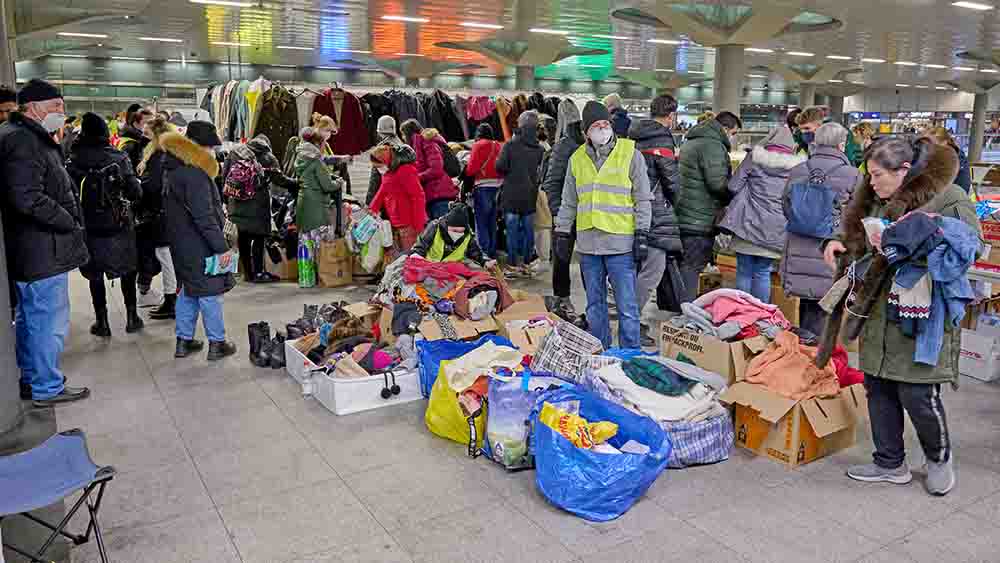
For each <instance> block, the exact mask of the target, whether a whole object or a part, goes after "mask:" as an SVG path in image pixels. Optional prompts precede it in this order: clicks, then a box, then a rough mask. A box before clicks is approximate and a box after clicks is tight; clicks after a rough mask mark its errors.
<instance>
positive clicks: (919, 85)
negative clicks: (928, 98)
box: [914, 84, 927, 88]
mask: <svg viewBox="0 0 1000 563" xmlns="http://www.w3.org/2000/svg"><path fill="white" fill-rule="evenodd" d="M914 88H927V86H924V85H923V84H917V85H916V86H914Z"/></svg>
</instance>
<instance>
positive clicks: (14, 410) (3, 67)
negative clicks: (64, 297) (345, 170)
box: [0, 0, 22, 434]
mask: <svg viewBox="0 0 1000 563" xmlns="http://www.w3.org/2000/svg"><path fill="white" fill-rule="evenodd" d="M9 31H10V28H9V26H8V21H7V2H6V1H5V0H0V44H2V45H3V47H4V49H3V52H2V53H0V84H6V85H8V86H11V87H15V86H16V84H17V80H16V78H17V77H16V75H15V72H14V50H13V48H12V47H13V40H12V39H11V38H10V34H9V33H8V32H9ZM0 222H2V220H0ZM2 231H3V228H2V224H0V232H2ZM7 287H8V286H7V253H6V250H5V249H4V241H3V237H0V434H5V433H7V432H9V431H10V430H12V429H14V428H15V427H17V425H18V424H20V422H21V416H22V412H21V397H20V389H19V386H18V382H19V381H20V375H21V373H20V371H19V370H18V369H17V363H16V362H15V360H14V327H13V326H11V318H10V293H9V292H8V290H7Z"/></svg>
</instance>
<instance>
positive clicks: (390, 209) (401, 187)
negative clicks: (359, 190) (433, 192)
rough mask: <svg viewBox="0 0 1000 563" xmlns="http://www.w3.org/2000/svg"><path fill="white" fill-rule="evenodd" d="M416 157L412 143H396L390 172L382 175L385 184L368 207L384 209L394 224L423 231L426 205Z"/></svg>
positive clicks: (379, 210)
mask: <svg viewBox="0 0 1000 563" xmlns="http://www.w3.org/2000/svg"><path fill="white" fill-rule="evenodd" d="M413 160H414V157H413V149H411V148H410V147H409V146H407V145H394V146H393V151H392V162H391V163H390V164H389V171H388V172H386V173H385V175H384V176H382V185H381V187H380V188H379V190H378V193H376V194H375V197H374V198H373V199H372V202H371V205H369V206H368V208H369V209H370V210H371V211H372V213H376V214H378V213H381V212H382V210H383V209H385V211H386V213H387V214H388V215H389V222H390V223H391V224H392V226H393V227H410V228H412V229H415V230H417V231H420V230H422V229H423V228H424V227H425V226H426V225H427V209H426V205H427V204H426V202H425V201H424V190H423V189H422V188H421V187H420V178H419V177H418V176H417V167H416V166H414V165H413Z"/></svg>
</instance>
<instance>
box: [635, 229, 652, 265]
mask: <svg viewBox="0 0 1000 563" xmlns="http://www.w3.org/2000/svg"><path fill="white" fill-rule="evenodd" d="M648 256H649V233H648V232H646V231H636V232H635V235H634V236H633V238H632V259H633V260H635V263H636V265H637V266H638V267H641V265H642V263H643V262H645V261H646V258H647V257H648Z"/></svg>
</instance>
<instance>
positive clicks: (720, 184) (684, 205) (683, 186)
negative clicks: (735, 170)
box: [674, 119, 732, 236]
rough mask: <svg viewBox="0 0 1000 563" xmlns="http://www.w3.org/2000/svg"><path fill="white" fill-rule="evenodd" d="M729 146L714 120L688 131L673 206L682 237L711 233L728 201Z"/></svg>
mask: <svg viewBox="0 0 1000 563" xmlns="http://www.w3.org/2000/svg"><path fill="white" fill-rule="evenodd" d="M730 146H731V145H730V144H729V136H728V135H727V134H726V132H725V130H723V129H722V125H720V124H719V122H718V121H716V120H714V119H710V120H708V121H705V122H704V123H702V124H701V125H696V126H694V127H693V128H691V130H690V131H688V133H687V140H686V141H685V143H684V146H683V147H682V148H681V157H680V160H679V161H678V165H679V166H678V167H679V168H680V178H681V181H680V191H679V192H678V193H677V199H676V200H675V201H676V205H675V206H674V209H675V210H676V211H677V221H678V223H680V227H681V234H682V235H695V236H708V235H712V234H713V233H714V232H715V221H716V217H717V216H718V215H719V212H720V211H721V210H722V209H723V208H724V207H725V206H726V204H727V203H728V202H729V189H728V186H729V177H730V175H731V173H732V167H731V164H730V161H729V149H730Z"/></svg>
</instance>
